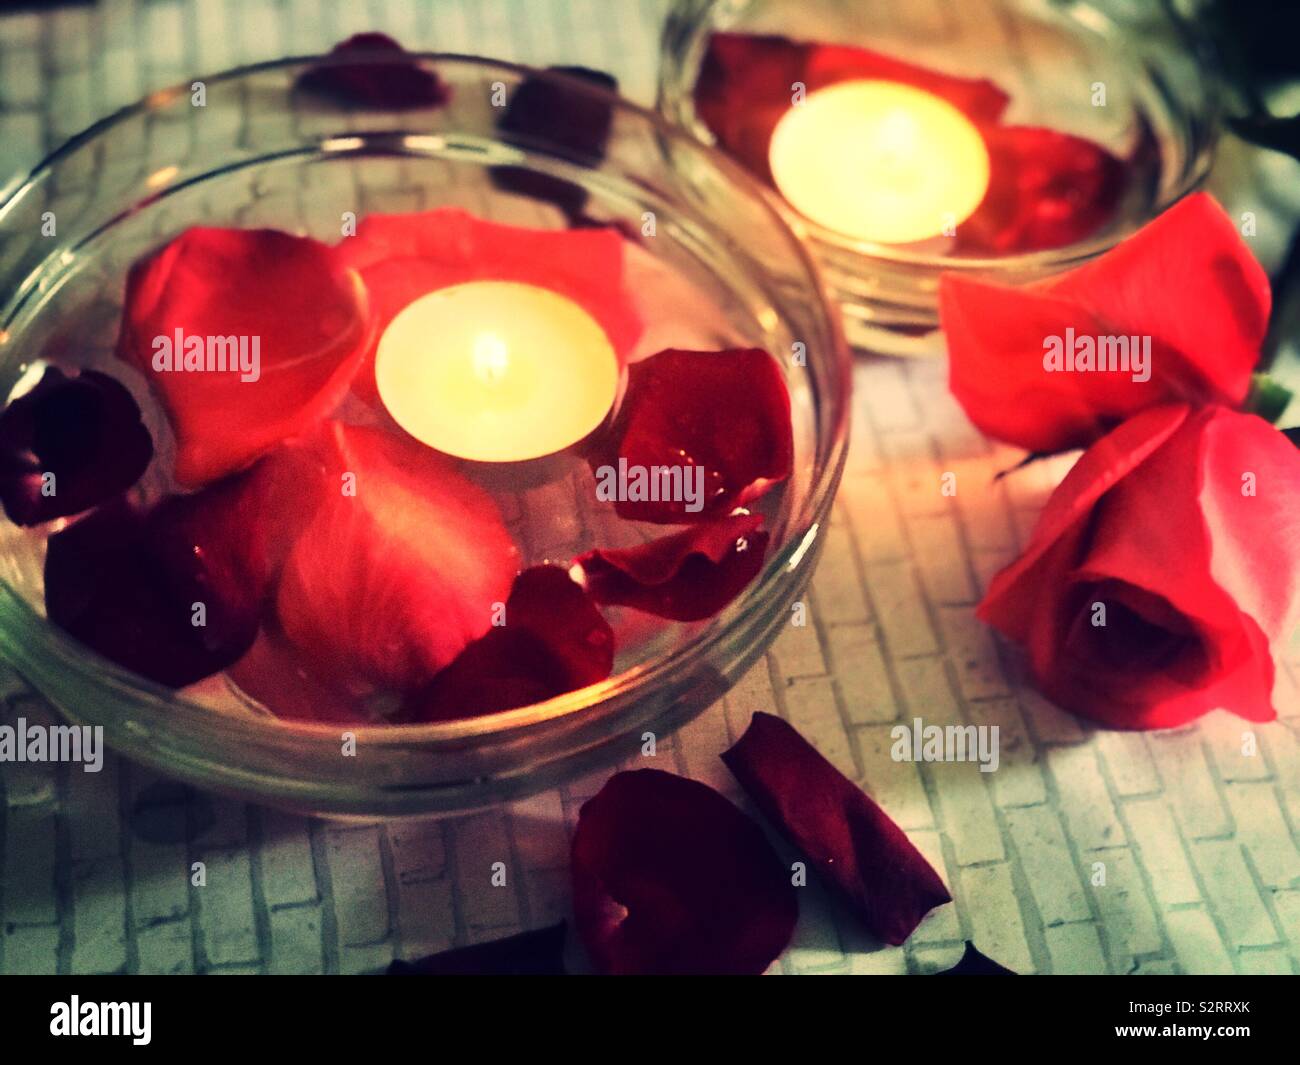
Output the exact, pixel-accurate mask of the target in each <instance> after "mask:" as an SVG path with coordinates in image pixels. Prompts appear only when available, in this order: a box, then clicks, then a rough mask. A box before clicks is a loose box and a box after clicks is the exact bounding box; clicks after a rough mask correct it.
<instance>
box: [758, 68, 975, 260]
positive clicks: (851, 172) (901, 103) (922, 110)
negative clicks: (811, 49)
mask: <svg viewBox="0 0 1300 1065" xmlns="http://www.w3.org/2000/svg"><path fill="white" fill-rule="evenodd" d="M769 161H770V163H771V167H772V177H773V180H774V181H775V182H776V185H777V188H778V189H780V191H781V194H782V195H783V196H784V197H785V198H786V199H787V200H788V201H789V202H790V204H791V205H792V206H794V207H795V208H796V209H798V210H799V211H800V212H801V213H802V214H804V215H805V216H807V217H808V218H810V219H812V220H813V221H814V222H817V223H818V224H820V225H823V226H825V227H827V228H828V229H833V230H836V231H837V232H840V233H843V234H845V235H847V236H850V237H855V238H857V239H859V240H872V241H877V242H880V243H883V244H906V243H910V242H912V241H917V240H925V239H927V238H929V237H935V236H938V235H939V234H940V233H943V232H945V231H947V232H951V231H952V227H954V226H956V225H957V224H959V223H960V222H963V221H965V219H966V218H968V217H969V216H970V215H971V213H972V212H973V211H974V210H975V208H977V207H978V206H979V205H980V202H981V201H982V200H983V199H984V194H985V192H986V191H987V190H988V184H989V155H988V149H987V148H986V147H985V145H984V140H983V138H982V137H981V136H980V133H979V130H978V129H976V128H975V126H974V125H973V124H972V123H971V122H970V120H969V119H968V118H966V116H965V115H963V114H962V113H961V112H960V111H959V110H957V108H955V107H953V106H952V104H950V103H948V102H947V101H946V100H942V99H940V98H939V97H937V96H934V95H932V94H930V93H927V92H924V91H922V90H920V89H915V88H912V87H911V86H910V85H902V84H899V83H896V82H889V81H874V80H861V81H846V82H841V83H839V84H838V85H832V86H830V87H828V88H825V89H821V90H819V91H817V92H814V93H812V94H811V95H810V96H809V97H808V98H807V99H806V100H805V101H803V103H802V104H800V105H798V106H794V107H792V108H791V109H790V110H789V111H788V112H786V114H785V115H784V116H782V118H781V120H780V122H778V123H777V126H776V130H775V131H774V133H773V134H772V143H771V148H770V156H769Z"/></svg>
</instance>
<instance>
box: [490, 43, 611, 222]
mask: <svg viewBox="0 0 1300 1065" xmlns="http://www.w3.org/2000/svg"><path fill="white" fill-rule="evenodd" d="M552 74H557V75H563V77H559V78H557V77H550V76H546V75H552ZM546 75H543V76H537V75H530V76H529V77H527V78H525V79H524V81H523V82H522V83H521V84H520V85H519V87H518V88H516V89H515V91H514V93H513V94H512V96H511V98H510V103H509V105H508V106H507V107H506V110H505V113H504V114H503V115H502V116H501V121H500V122H499V123H498V125H497V128H498V129H499V130H500V131H501V132H502V133H504V134H507V135H508V136H509V137H510V138H511V139H514V140H518V141H519V142H520V143H522V144H523V145H525V146H534V145H535V146H536V147H538V148H540V149H541V150H542V151H543V152H546V153H548V154H559V155H562V156H563V157H565V158H566V159H569V160H570V161H575V162H579V163H582V164H584V165H587V166H594V165H596V164H598V163H599V162H600V161H601V160H602V159H604V157H605V146H606V144H607V143H608V142H609V134H610V130H611V129H612V128H613V124H614V109H613V105H612V104H611V103H610V102H609V101H606V100H602V99H600V98H599V96H597V95H593V94H591V93H588V92H585V91H583V90H582V89H581V88H578V87H575V86H570V85H569V84H567V82H566V80H565V79H566V78H574V79H577V80H580V81H584V82H587V83H588V84H590V85H593V86H596V87H597V88H600V89H605V90H607V91H609V92H616V91H617V90H618V81H617V80H616V79H615V78H614V76H613V75H612V74H606V73H605V72H604V71H602V70H590V69H588V68H587V67H548V68H547V70H546ZM488 173H489V174H490V175H491V178H492V184H494V185H495V186H496V187H497V188H499V189H505V190H506V191H508V192H517V193H520V194H521V195H525V196H530V197H532V198H533V199H537V200H546V201H548V202H550V203H553V204H555V205H556V206H557V207H559V208H560V210H562V211H563V212H564V213H565V215H566V216H567V217H568V219H569V222H570V224H571V225H572V224H575V223H576V222H578V221H579V216H580V214H581V212H582V208H583V207H584V206H585V205H586V203H587V190H586V189H584V188H583V187H582V186H581V185H578V184H575V183H574V182H572V181H566V180H565V179H564V178H558V177H552V176H551V175H549V174H541V173H538V172H537V171H535V170H530V169H528V168H526V167H519V166H494V167H491V168H489V170H488Z"/></svg>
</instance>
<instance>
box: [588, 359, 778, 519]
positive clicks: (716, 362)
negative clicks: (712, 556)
mask: <svg viewBox="0 0 1300 1065" xmlns="http://www.w3.org/2000/svg"><path fill="white" fill-rule="evenodd" d="M620 459H623V460H626V463H627V468H628V470H629V471H631V470H633V469H634V468H638V467H639V468H641V469H643V470H647V471H653V469H654V468H656V467H670V468H671V467H677V468H684V469H685V470H686V471H687V472H690V470H691V468H692V467H703V469H704V507H703V509H702V510H699V511H690V510H687V506H688V504H687V503H686V502H685V501H682V500H664V501H660V502H652V501H648V500H639V501H632V500H620V501H619V502H617V503H616V504H615V509H616V510H617V511H618V514H619V516H620V517H624V518H630V519H632V520H635V521H653V522H660V523H667V524H682V523H690V522H701V521H708V520H710V519H712V518H715V517H718V516H719V515H724V514H729V513H730V512H731V511H732V510H734V509H735V508H736V507H739V506H743V505H744V504H745V503H748V502H749V501H750V500H753V499H756V498H757V497H759V496H761V495H762V494H763V493H764V492H766V491H767V490H768V489H769V488H771V487H772V485H774V484H776V483H777V482H779V481H783V480H785V478H787V477H788V476H790V470H791V468H792V465H793V463H794V434H793V431H792V429H791V422H790V394H789V392H788V391H787V390H786V387H785V382H784V381H783V380H782V379H781V372H780V370H779V369H778V368H777V364H776V360H775V359H773V358H772V357H771V356H770V355H768V354H767V352H765V351H762V350H761V349H759V348H731V349H729V350H726V351H682V350H679V349H676V348H669V349H668V350H666V351H661V352H659V354H657V355H653V356H651V357H650V358H648V359H644V360H642V361H640V362H635V363H633V364H632V365H631V366H629V367H628V383H627V391H626V394H625V395H624V397H623V403H622V406H621V407H620V408H619V412H618V417H617V420H616V422H615V425H614V427H613V431H612V433H611V434H610V436H609V438H608V439H607V441H606V442H605V444H604V446H603V447H602V448H600V449H598V450H597V451H596V452H594V453H593V455H592V457H591V458H590V460H589V461H590V464H591V467H592V469H593V470H594V471H596V473H597V476H598V477H600V476H601V473H600V472H599V471H600V468H601V467H602V466H606V467H610V468H611V469H614V470H617V469H618V466H619V460H620Z"/></svg>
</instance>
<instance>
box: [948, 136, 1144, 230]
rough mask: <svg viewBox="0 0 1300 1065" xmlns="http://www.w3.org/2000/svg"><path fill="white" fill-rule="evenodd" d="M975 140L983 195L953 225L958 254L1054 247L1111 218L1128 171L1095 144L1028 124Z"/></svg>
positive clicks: (1121, 193)
mask: <svg viewBox="0 0 1300 1065" xmlns="http://www.w3.org/2000/svg"><path fill="white" fill-rule="evenodd" d="M983 135H984V143H985V144H986V145H987V146H988V150H989V191H988V195H986V196H985V197H984V202H983V203H981V204H980V205H979V207H978V208H977V209H976V211H975V213H974V214H972V215H971V216H970V217H969V218H967V219H966V220H965V221H964V222H962V223H961V224H960V225H959V226H958V227H957V244H956V248H957V250H958V251H960V252H962V253H965V254H968V255H1010V254H1013V253H1016V252H1029V251H1039V250H1041V249H1044V248H1062V247H1065V246H1066V245H1069V244H1075V243H1077V242H1079V241H1081V240H1084V239H1085V238H1087V237H1088V236H1090V235H1092V234H1093V233H1095V232H1097V230H1099V229H1100V228H1101V227H1102V226H1104V225H1105V224H1106V223H1107V222H1108V221H1109V220H1110V219H1111V218H1113V217H1114V215H1115V209H1116V207H1117V206H1118V205H1119V201H1120V197H1121V196H1122V195H1123V194H1124V190H1125V188H1126V187H1127V184H1128V179H1129V173H1128V166H1127V164H1126V163H1125V162H1124V160H1122V159H1120V158H1118V157H1117V156H1115V155H1113V154H1112V153H1110V152H1108V151H1107V150H1106V149H1105V148H1103V147H1101V145H1099V144H1096V143H1094V142H1093V141H1089V140H1085V139H1084V138H1082V137H1075V136H1072V135H1071V134H1069V133H1059V132H1057V131H1056V130H1050V129H1039V128H1036V127H1032V126H992V127H990V128H988V129H985V130H984V131H983Z"/></svg>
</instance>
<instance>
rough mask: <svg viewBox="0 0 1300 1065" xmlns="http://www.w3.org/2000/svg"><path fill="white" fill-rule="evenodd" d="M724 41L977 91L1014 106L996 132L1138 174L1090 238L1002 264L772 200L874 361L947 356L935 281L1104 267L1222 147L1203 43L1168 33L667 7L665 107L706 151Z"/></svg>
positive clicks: (680, 0) (1062, 17) (971, 18)
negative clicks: (863, 61)
mask: <svg viewBox="0 0 1300 1065" xmlns="http://www.w3.org/2000/svg"><path fill="white" fill-rule="evenodd" d="M718 32H725V33H734V34H753V35H773V36H778V37H784V38H787V39H789V40H791V41H796V42H807V43H817V44H830V45H846V46H851V47H857V48H864V49H869V50H871V51H874V52H877V53H882V54H883V55H885V56H888V57H890V58H893V59H898V60H902V61H905V62H907V63H911V64H914V65H917V66H920V67H923V68H926V69H927V70H930V71H938V72H942V73H943V74H947V75H955V76H958V77H964V78H986V79H988V80H989V81H991V82H993V84H994V85H996V86H998V87H999V88H1001V89H1002V90H1004V91H1005V92H1006V93H1007V94H1009V97H1010V102H1009V105H1008V107H1007V109H1006V111H1005V113H1004V115H1003V117H1002V118H1001V119H1000V120H999V124H1002V125H1016V126H1037V127H1044V128H1047V129H1051V130H1055V131H1058V132H1061V133H1066V134H1072V135H1074V136H1076V137H1081V138H1085V139H1087V140H1090V141H1092V142H1093V143H1094V144H1097V145H1099V146H1100V147H1102V148H1104V149H1106V150H1107V151H1109V152H1110V153H1111V154H1112V155H1113V156H1115V157H1116V158H1118V159H1120V160H1128V161H1130V162H1131V165H1130V166H1129V168H1128V173H1127V177H1126V179H1125V182H1124V187H1123V189H1122V191H1121V192H1120V193H1119V197H1118V202H1117V204H1116V205H1115V208H1114V210H1113V212H1111V213H1110V216H1109V218H1108V220H1106V221H1104V222H1103V223H1102V224H1101V225H1100V226H1099V227H1097V228H1096V229H1095V230H1093V231H1091V232H1089V233H1088V235H1087V236H1086V237H1084V238H1083V239H1081V240H1078V241H1076V242H1073V243H1068V244H1065V245H1063V246H1056V247H1049V248H1042V249H1039V250H1033V251H1024V252H1015V253H1009V254H961V253H956V252H954V251H952V250H951V242H943V241H924V242H917V243H913V244H892V245H891V244H882V243H873V242H870V241H865V240H857V239H854V238H852V237H849V236H846V235H844V234H842V233H839V232H836V231H834V230H832V229H828V228H826V227H825V226H822V225H818V224H817V223H816V222H814V221H812V220H810V219H808V218H805V217H803V216H802V215H798V214H797V213H796V212H795V210H794V208H792V207H790V206H789V205H788V204H787V203H786V202H785V200H784V199H781V198H780V196H779V194H778V193H777V192H776V191H775V189H772V190H771V194H772V195H773V196H774V197H775V198H777V199H778V200H780V202H781V204H782V208H783V210H785V211H787V212H788V213H790V214H791V215H793V216H794V217H796V218H797V220H798V223H797V224H799V225H800V226H801V227H802V228H803V229H804V230H805V231H806V233H807V236H808V239H809V241H810V242H811V244H812V246H813V248H814V251H815V253H816V255H817V257H818V259H819V260H820V262H821V265H822V267H823V270H824V273H825V275H826V278H827V283H828V285H829V286H830V288H831V290H832V293H833V294H834V296H835V298H836V299H837V300H838V302H839V303H840V305H841V307H842V309H843V312H844V325H845V329H846V332H847V334H848V338H849V341H850V343H851V344H853V345H854V346H855V347H859V348H863V349H865V350H868V351H874V352H878V353H884V354H894V355H940V354H942V352H943V345H942V337H941V336H940V334H938V333H937V332H935V329H936V327H937V325H938V313H937V305H936V304H937V287H938V278H939V274H940V273H941V272H943V271H958V272H962V273H967V274H972V275H976V276H981V277H986V278H989V279H992V280H1001V281H1005V282H1008V283H1018V282H1022V281H1028V280H1032V279H1034V278H1038V277H1044V276H1047V275H1049V274H1053V273H1056V272H1059V271H1062V270H1066V269H1069V268H1070V267H1072V266H1075V265H1077V264H1079V263H1080V262H1083V261H1085V260H1087V259H1089V258H1092V257H1094V256H1096V255H1099V254H1101V253H1102V252H1104V251H1105V250H1106V249H1108V248H1110V247H1112V246H1113V245H1114V244H1116V243H1117V242H1118V241H1120V240H1122V239H1123V238H1124V237H1125V236H1127V235H1128V234H1130V233H1132V232H1133V231H1134V230H1136V229H1138V228H1140V227H1141V226H1142V225H1144V224H1145V223H1146V222H1147V221H1149V220H1150V219H1151V218H1153V217H1155V215H1157V214H1159V213H1160V212H1161V211H1163V210H1165V209H1166V208H1167V207H1169V206H1170V205H1171V204H1173V203H1174V202H1175V201H1176V200H1178V199H1179V198H1180V197H1182V196H1184V195H1186V194H1187V193H1188V192H1190V191H1192V190H1193V189H1194V188H1195V187H1196V186H1197V185H1198V184H1199V183H1200V182H1201V180H1202V179H1203V178H1204V177H1205V174H1206V172H1207V170H1208V168H1209V164H1210V161H1211V157H1212V153H1213V147H1214V144H1215V142H1216V139H1217V134H1218V128H1219V105H1218V94H1217V88H1216V82H1215V79H1214V76H1213V74H1212V69H1213V68H1212V66H1211V64H1210V60H1209V52H1208V49H1207V48H1206V47H1205V46H1204V42H1197V41H1193V40H1188V39H1187V38H1185V37H1181V36H1178V35H1177V34H1176V33H1175V32H1174V30H1173V28H1172V27H1169V30H1168V32H1166V33H1163V34H1161V33H1156V32H1154V31H1152V30H1151V29H1150V28H1148V29H1147V30H1145V31H1144V33H1143V34H1142V35H1137V34H1135V33H1133V32H1132V31H1131V30H1129V31H1126V30H1125V29H1124V28H1122V27H1120V26H1119V25H1117V24H1116V23H1115V22H1113V21H1111V20H1110V19H1109V18H1108V17H1107V16H1106V15H1105V14H1103V13H1102V11H1101V10H1099V9H1098V8H1097V7H1094V6H1092V5H1091V4H1088V3H1082V2H1070V0H1062V2H1050V0H988V2H987V3H981V4H947V5H932V4H923V5H913V4H900V3H896V2H891V0H861V2H858V3H853V4H845V3H842V2H840V0H676V2H675V3H674V5H673V7H672V9H671V11H670V13H669V17H668V20H667V23H666V25H665V29H664V35H663V42H662V54H661V60H660V61H661V67H660V81H659V99H658V106H659V109H660V110H661V111H662V112H663V113H664V114H665V115H667V116H668V117H669V118H670V119H672V120H673V121H674V122H676V123H677V124H679V125H681V126H683V127H684V128H686V129H688V130H690V131H691V132H692V133H693V134H694V135H695V136H696V137H697V138H699V139H700V140H702V141H704V142H705V143H708V144H716V143H717V141H716V138H715V136H714V133H713V132H712V130H711V129H710V128H709V127H708V126H707V125H706V124H705V122H704V121H703V120H702V118H701V117H700V115H699V114H698V113H697V110H696V107H695V91H696V87H697V84H698V82H699V78H700V73H701V68H702V64H703V62H704V59H705V56H706V53H707V50H708V47H709V42H710V39H711V38H712V36H713V35H714V34H715V33H718ZM746 75H747V77H748V76H752V73H751V72H746ZM864 76H865V75H864ZM884 76H885V75H883V74H882V75H880V77H884ZM1099 87H1100V88H1101V89H1102V94H1101V95H1098V89H1099ZM1098 100H1101V101H1104V103H1102V104H1100V105H1099V104H1098V103H1097V102H1096V101H1098ZM769 188H770V186H769ZM945 244H947V245H948V246H945Z"/></svg>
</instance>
